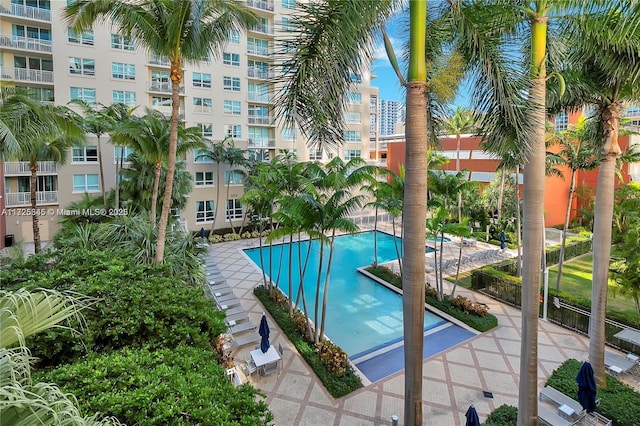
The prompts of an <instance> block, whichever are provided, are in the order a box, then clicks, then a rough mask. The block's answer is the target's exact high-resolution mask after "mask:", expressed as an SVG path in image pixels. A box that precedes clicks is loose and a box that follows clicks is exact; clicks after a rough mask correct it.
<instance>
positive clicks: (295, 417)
mask: <svg viewBox="0 0 640 426" xmlns="http://www.w3.org/2000/svg"><path fill="white" fill-rule="evenodd" d="M254 245H257V241H251V240H249V241H247V240H244V241H235V242H229V243H220V244H214V245H211V246H210V253H211V255H212V256H213V258H214V259H215V260H216V262H217V264H218V266H219V267H220V269H221V270H222V272H223V274H224V275H225V276H226V277H227V282H228V283H229V285H231V287H232V288H233V289H234V292H235V293H236V295H237V296H238V297H240V298H241V300H242V304H243V306H244V308H245V310H246V311H247V312H248V313H249V316H250V318H251V320H252V321H253V322H254V323H255V324H257V323H258V322H259V320H260V317H261V315H262V313H263V311H264V309H263V307H262V305H261V304H260V303H259V302H258V301H257V299H256V298H255V297H254V296H253V293H252V289H253V288H254V287H255V286H256V285H259V284H260V283H261V281H262V275H261V273H260V272H259V271H258V269H257V268H256V267H255V266H254V265H253V264H252V263H251V261H250V260H249V259H248V258H247V257H246V256H245V255H244V254H242V253H241V250H242V249H244V248H247V247H249V246H254ZM458 292H459V294H464V295H466V296H468V297H470V298H471V299H474V300H479V301H481V302H483V303H486V304H487V305H489V306H490V312H491V313H492V314H494V315H496V316H497V317H498V322H499V326H498V327H497V328H495V329H493V330H491V331H489V332H486V333H483V334H480V335H478V336H477V337H474V338H472V339H470V340H468V341H466V342H464V343H461V344H459V345H457V346H454V347H452V348H450V349H448V350H446V351H444V352H441V353H440V354H438V355H435V356H433V357H431V358H429V359H427V360H425V362H424V371H423V378H424V389H423V390H424V397H423V400H424V420H425V424H426V425H434V426H447V425H461V424H464V422H465V418H464V414H465V412H466V410H467V409H468V407H469V405H471V404H473V405H474V406H475V407H476V409H477V410H478V413H479V415H480V418H481V420H483V421H484V420H485V419H486V417H487V415H488V414H489V413H490V412H491V411H492V410H494V409H495V408H497V407H499V406H500V405H502V404H510V405H515V406H517V393H518V380H519V374H518V371H519V353H520V324H521V315H520V311H519V310H517V309H515V308H512V307H509V306H506V305H504V304H502V303H499V302H497V301H494V300H492V299H490V298H487V297H484V296H483V295H481V294H477V293H472V292H469V291H468V290H466V289H464V288H459V290H458ZM267 315H268V314H267ZM269 319H270V322H269V324H270V326H271V331H272V334H271V339H270V340H271V341H272V344H275V345H277V344H278V343H281V344H282V346H283V347H284V349H285V353H284V363H283V365H284V367H283V370H282V371H281V372H280V374H279V375H277V376H276V375H271V376H267V377H259V378H258V377H256V376H254V377H252V378H251V380H252V383H253V384H254V386H256V387H257V388H259V389H261V390H263V391H264V392H265V394H266V402H267V404H268V405H269V408H270V409H271V411H272V412H273V414H274V416H275V421H274V424H275V425H277V426H287V425H296V426H297V425H305V426H307V425H308V426H316V425H317V426H327V425H345V426H355V425H390V424H391V416H392V415H394V414H395V415H398V416H399V417H400V418H401V419H402V412H403V404H404V401H403V394H404V370H403V371H400V372H399V373H396V374H394V375H392V376H389V377H387V378H385V379H383V380H381V381H378V382H376V383H374V384H371V385H369V386H367V387H365V388H362V389H359V390H357V391H355V392H353V393H351V394H350V395H347V396H346V397H343V398H341V399H337V400H336V399H334V398H333V397H331V396H330V395H329V394H328V393H327V392H326V390H325V389H324V387H323V386H322V384H321V383H320V382H319V380H318V379H317V378H316V377H315V375H314V373H313V372H312V371H311V369H310V368H309V367H308V366H307V365H306V363H305V362H304V360H303V359H302V358H301V357H300V356H299V355H298V354H297V352H296V350H295V348H294V347H293V345H291V343H290V342H289V341H288V339H287V338H286V336H284V335H283V334H282V332H281V331H280V330H279V328H278V327H277V325H276V323H275V322H274V321H273V319H271V318H269ZM250 349H251V348H244V349H242V350H240V351H237V352H236V353H235V354H234V356H235V359H236V362H238V363H239V362H241V361H242V360H244V359H245V358H246V357H247V356H248V352H249V350H250ZM587 352H588V340H587V339H586V338H585V337H583V336H579V335H577V334H576V333H573V332H571V331H568V330H565V329H563V328H560V327H558V326H555V325H553V324H550V323H547V322H545V321H540V334H539V377H538V379H539V388H542V387H543V384H544V382H545V381H546V378H547V377H548V376H549V375H550V374H551V372H552V371H553V370H554V369H555V368H556V367H557V366H558V365H560V364H561V363H562V362H563V361H564V360H566V359H568V358H576V359H578V360H584V359H586V357H587ZM483 391H489V392H492V393H493V398H486V397H485V396H484V395H483Z"/></svg>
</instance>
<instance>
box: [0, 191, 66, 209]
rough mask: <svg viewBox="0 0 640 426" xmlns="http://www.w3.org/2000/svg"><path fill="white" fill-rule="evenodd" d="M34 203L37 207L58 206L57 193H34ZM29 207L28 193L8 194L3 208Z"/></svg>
mask: <svg viewBox="0 0 640 426" xmlns="http://www.w3.org/2000/svg"><path fill="white" fill-rule="evenodd" d="M36 203H37V204H38V205H44V204H58V191H38V192H36ZM29 205H31V193H30V192H8V193H7V198H6V199H5V206H7V207H16V206H29Z"/></svg>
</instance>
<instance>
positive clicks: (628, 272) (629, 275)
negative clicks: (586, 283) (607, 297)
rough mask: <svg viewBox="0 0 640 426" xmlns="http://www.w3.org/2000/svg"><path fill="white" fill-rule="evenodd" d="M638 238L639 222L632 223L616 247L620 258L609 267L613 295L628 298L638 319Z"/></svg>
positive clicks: (639, 258) (639, 311) (639, 314)
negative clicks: (613, 285) (630, 299)
mask: <svg viewBox="0 0 640 426" xmlns="http://www.w3.org/2000/svg"><path fill="white" fill-rule="evenodd" d="M639 238H640V221H638V220H637V218H636V221H635V222H633V225H632V226H630V228H629V229H628V231H627V233H626V235H625V239H624V243H623V244H622V245H621V246H618V250H619V251H620V258H619V259H617V260H615V261H614V262H613V263H612V265H611V269H610V272H611V276H612V278H613V281H614V282H615V283H616V287H614V295H615V294H616V293H620V294H622V295H623V296H630V297H631V298H632V299H633V302H634V304H635V306H636V313H637V314H638V317H640V253H639V252H638V241H639V240H638V239H639Z"/></svg>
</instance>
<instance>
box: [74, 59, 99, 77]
mask: <svg viewBox="0 0 640 426" xmlns="http://www.w3.org/2000/svg"><path fill="white" fill-rule="evenodd" d="M69 74H75V75H96V61H94V60H93V59H87V58H69Z"/></svg>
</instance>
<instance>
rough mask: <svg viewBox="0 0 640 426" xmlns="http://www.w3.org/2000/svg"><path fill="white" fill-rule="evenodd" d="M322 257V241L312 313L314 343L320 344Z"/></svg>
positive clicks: (321, 242) (322, 242) (321, 243)
mask: <svg viewBox="0 0 640 426" xmlns="http://www.w3.org/2000/svg"><path fill="white" fill-rule="evenodd" d="M323 255H324V241H322V239H321V240H320V258H319V259H318V279H317V281H316V298H315V312H314V322H315V324H316V332H315V333H314V342H315V343H319V342H320V327H319V326H320V322H319V321H318V320H319V319H320V317H319V315H318V314H319V311H318V309H319V308H320V282H321V277H322V258H323Z"/></svg>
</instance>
